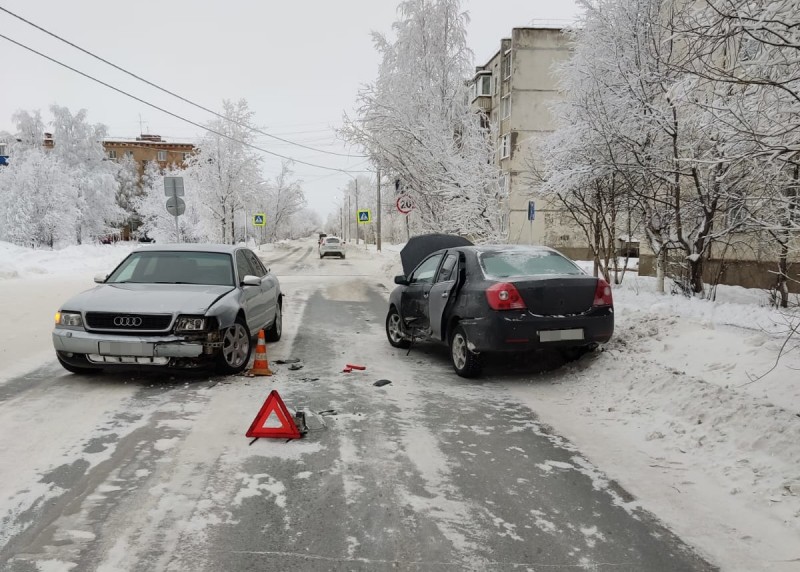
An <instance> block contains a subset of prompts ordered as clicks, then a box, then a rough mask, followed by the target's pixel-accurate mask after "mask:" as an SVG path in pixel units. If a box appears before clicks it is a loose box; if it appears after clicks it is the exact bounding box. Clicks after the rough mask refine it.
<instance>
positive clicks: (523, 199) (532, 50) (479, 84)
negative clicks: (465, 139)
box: [472, 27, 588, 258]
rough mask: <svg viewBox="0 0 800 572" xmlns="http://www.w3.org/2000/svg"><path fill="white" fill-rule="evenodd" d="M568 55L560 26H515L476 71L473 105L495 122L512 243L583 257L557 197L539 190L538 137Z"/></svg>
mask: <svg viewBox="0 0 800 572" xmlns="http://www.w3.org/2000/svg"><path fill="white" fill-rule="evenodd" d="M569 57H570V45H569V39H568V37H567V35H566V34H565V33H564V32H563V30H561V29H558V28H545V27H535V28H514V29H513V30H512V32H511V37H510V38H506V39H503V40H501V41H500V49H499V50H498V51H497V53H495V55H494V56H492V58H491V59H490V60H489V61H488V62H487V63H486V64H485V65H482V66H479V67H477V68H476V70H475V76H474V81H473V91H472V108H473V109H474V110H476V111H482V112H483V113H485V114H486V115H487V117H488V120H489V121H490V122H491V123H492V124H493V125H494V126H495V127H496V133H495V135H496V137H497V141H496V147H497V154H496V156H495V164H496V165H497V166H498V167H499V168H500V170H501V171H502V173H503V174H502V177H501V181H502V184H503V185H504V186H505V188H506V190H507V191H508V218H507V230H508V237H509V242H510V243H512V244H544V245H547V246H552V247H554V248H558V249H559V250H561V251H562V252H564V253H565V254H567V255H568V256H574V257H578V258H586V257H587V254H588V246H587V244H586V241H585V239H584V238H583V236H582V234H581V233H580V230H579V229H578V228H577V227H576V226H575V225H574V223H573V222H572V219H571V218H570V217H569V214H568V213H567V212H566V211H565V210H563V209H562V208H561V207H560V205H559V204H558V203H557V201H553V200H551V199H548V198H545V197H542V196H541V195H539V194H537V191H536V190H537V187H538V186H539V185H538V183H537V173H536V171H537V158H536V152H535V146H536V142H537V140H538V139H539V138H540V137H542V136H543V135H546V134H548V133H550V132H552V131H553V129H554V121H553V116H552V114H551V113H550V106H551V105H552V104H553V103H554V102H555V101H557V100H558V98H559V97H560V93H559V89H558V78H557V75H556V72H555V67H556V66H557V65H558V64H559V63H561V62H564V61H565V60H567V59H568V58H569Z"/></svg>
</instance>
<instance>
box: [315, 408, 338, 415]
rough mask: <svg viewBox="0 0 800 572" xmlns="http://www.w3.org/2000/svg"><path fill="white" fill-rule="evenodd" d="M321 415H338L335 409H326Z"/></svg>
mask: <svg viewBox="0 0 800 572" xmlns="http://www.w3.org/2000/svg"><path fill="white" fill-rule="evenodd" d="M319 414H320V415H337V413H336V410H335V409H326V410H325V411H320V412H319Z"/></svg>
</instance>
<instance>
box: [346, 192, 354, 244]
mask: <svg viewBox="0 0 800 572" xmlns="http://www.w3.org/2000/svg"><path fill="white" fill-rule="evenodd" d="M350 212H351V211H350V193H347V242H350V239H351V238H352V237H353V234H352V233H351V232H350Z"/></svg>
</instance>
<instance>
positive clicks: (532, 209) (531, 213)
mask: <svg viewBox="0 0 800 572" xmlns="http://www.w3.org/2000/svg"><path fill="white" fill-rule="evenodd" d="M535 218H536V203H535V202H534V201H528V220H533V219H535Z"/></svg>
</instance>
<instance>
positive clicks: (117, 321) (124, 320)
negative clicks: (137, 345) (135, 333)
mask: <svg viewBox="0 0 800 572" xmlns="http://www.w3.org/2000/svg"><path fill="white" fill-rule="evenodd" d="M114 325H115V326H117V327H118V328H137V327H139V326H141V325H142V319H141V318H140V317H139V316H117V317H116V318H114Z"/></svg>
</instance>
